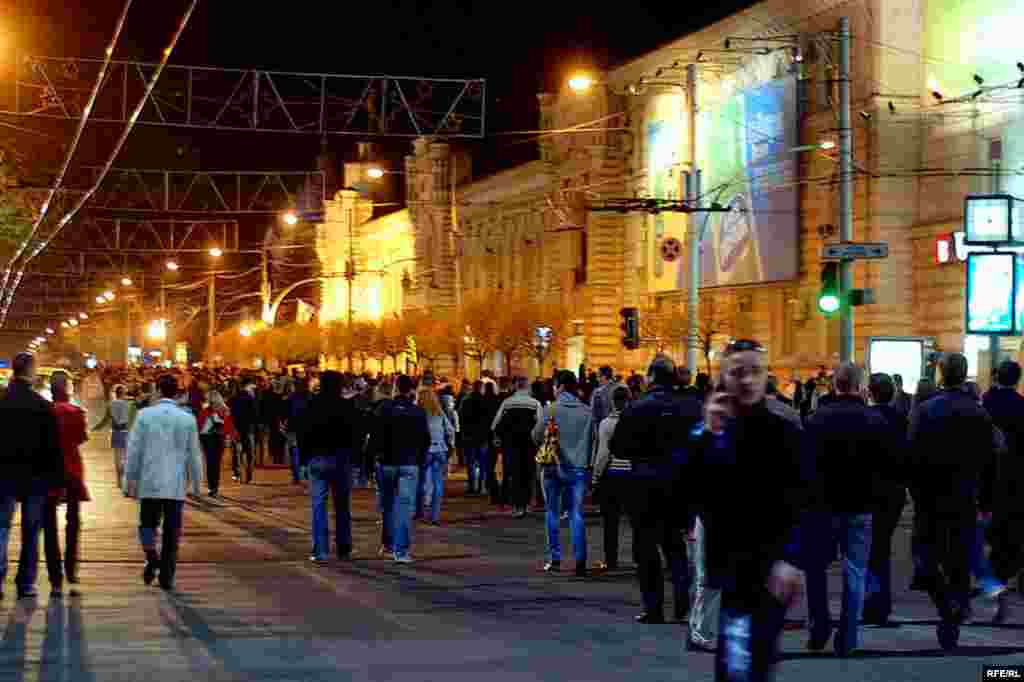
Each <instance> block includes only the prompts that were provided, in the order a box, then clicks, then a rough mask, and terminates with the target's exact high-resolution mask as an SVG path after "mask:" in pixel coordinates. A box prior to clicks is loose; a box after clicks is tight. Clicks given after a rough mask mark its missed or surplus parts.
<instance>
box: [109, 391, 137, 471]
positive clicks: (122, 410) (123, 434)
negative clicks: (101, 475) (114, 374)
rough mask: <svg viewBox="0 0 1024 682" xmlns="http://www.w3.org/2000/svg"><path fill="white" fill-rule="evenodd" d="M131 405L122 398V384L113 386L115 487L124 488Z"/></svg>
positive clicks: (111, 425) (111, 444)
mask: <svg viewBox="0 0 1024 682" xmlns="http://www.w3.org/2000/svg"><path fill="white" fill-rule="evenodd" d="M131 418H132V406H131V403H129V402H128V401H127V400H125V399H124V386H122V385H121V384H118V385H117V386H114V399H113V400H112V401H110V448H111V449H112V450H113V451H114V471H115V472H116V473H117V487H118V488H120V489H121V490H124V463H125V460H126V459H127V458H128V429H129V427H130V426H131Z"/></svg>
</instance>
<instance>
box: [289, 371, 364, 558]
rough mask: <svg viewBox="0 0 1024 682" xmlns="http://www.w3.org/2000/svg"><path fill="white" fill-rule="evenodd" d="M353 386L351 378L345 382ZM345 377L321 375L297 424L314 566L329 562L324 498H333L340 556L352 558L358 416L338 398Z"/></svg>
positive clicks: (350, 402)
mask: <svg viewBox="0 0 1024 682" xmlns="http://www.w3.org/2000/svg"><path fill="white" fill-rule="evenodd" d="M345 381H346V382H347V383H348V384H349V386H351V379H347V380H345ZM342 384H343V379H342V376H341V374H339V373H338V372H333V371H327V372H324V373H323V376H321V377H320V393H318V394H317V395H316V397H314V398H313V399H312V400H311V401H310V404H309V407H308V409H307V410H306V412H305V414H304V415H302V417H301V420H300V421H299V423H298V425H297V427H296V428H297V433H298V442H299V453H300V458H301V461H302V463H303V465H304V466H306V467H308V471H309V483H310V485H309V494H310V498H311V501H312V509H313V554H312V556H311V557H310V559H311V560H312V561H314V562H316V563H323V562H324V561H327V557H328V555H329V554H330V548H331V543H330V540H329V534H328V526H329V523H328V516H327V497H328V494H331V495H333V496H334V511H335V515H336V519H335V528H334V537H335V545H336V549H337V554H338V558H339V559H341V560H342V561H346V560H348V559H349V558H351V555H352V461H353V458H354V456H355V454H356V453H357V452H359V449H358V448H359V444H360V442H361V435H362V433H363V430H362V418H361V415H360V414H359V412H358V410H357V409H356V406H355V402H354V401H353V400H351V399H345V398H343V397H342V390H343V389H344V388H347V387H345V386H343V385H342Z"/></svg>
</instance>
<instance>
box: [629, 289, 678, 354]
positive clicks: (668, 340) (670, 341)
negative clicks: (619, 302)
mask: <svg viewBox="0 0 1024 682" xmlns="http://www.w3.org/2000/svg"><path fill="white" fill-rule="evenodd" d="M640 336H641V337H642V338H644V339H645V340H646V339H650V341H649V343H651V344H653V345H654V349H655V351H656V352H658V353H664V352H666V351H669V350H671V349H672V347H673V346H675V345H676V344H679V343H681V342H685V340H686V336H687V320H686V315H685V313H684V311H683V308H682V307H681V306H679V305H675V304H674V303H672V302H668V306H666V307H655V306H649V307H647V308H646V309H645V310H644V311H643V312H642V313H641V314H640Z"/></svg>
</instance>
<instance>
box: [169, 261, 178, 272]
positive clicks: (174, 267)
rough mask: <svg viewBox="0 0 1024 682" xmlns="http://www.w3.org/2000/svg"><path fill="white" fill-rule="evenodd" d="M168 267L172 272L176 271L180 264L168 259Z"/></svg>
mask: <svg viewBox="0 0 1024 682" xmlns="http://www.w3.org/2000/svg"><path fill="white" fill-rule="evenodd" d="M167 269H168V270H170V271H171V272H176V271H177V270H178V264H177V263H176V262H174V261H172V260H169V261H167Z"/></svg>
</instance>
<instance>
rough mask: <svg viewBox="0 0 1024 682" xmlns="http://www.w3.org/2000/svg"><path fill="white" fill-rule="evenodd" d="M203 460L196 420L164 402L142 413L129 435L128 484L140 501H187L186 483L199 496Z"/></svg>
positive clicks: (175, 405) (167, 401)
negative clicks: (132, 485)
mask: <svg viewBox="0 0 1024 682" xmlns="http://www.w3.org/2000/svg"><path fill="white" fill-rule="evenodd" d="M202 479H203V458H202V450H201V449H200V446H199V429H198V427H197V426H196V419H195V417H193V416H192V415H191V414H189V413H188V412H185V411H184V410H182V409H181V408H180V407H178V406H177V404H175V402H174V401H173V400H161V401H160V402H158V403H157V404H156V405H154V406H152V407H147V408H146V409H144V410H142V411H141V412H140V413H139V415H138V417H137V418H136V419H135V425H134V426H133V427H132V430H131V433H130V434H129V436H128V463H127V465H126V467H125V482H126V483H127V484H132V483H134V484H136V497H138V498H139V499H163V500H184V499H185V489H186V483H187V482H188V481H191V483H192V490H193V492H194V493H195V495H197V496H198V495H199V482H200V481H201V480H202Z"/></svg>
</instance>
